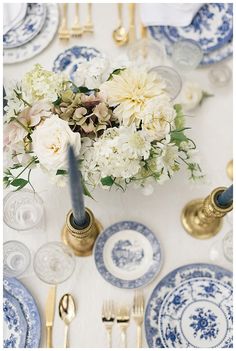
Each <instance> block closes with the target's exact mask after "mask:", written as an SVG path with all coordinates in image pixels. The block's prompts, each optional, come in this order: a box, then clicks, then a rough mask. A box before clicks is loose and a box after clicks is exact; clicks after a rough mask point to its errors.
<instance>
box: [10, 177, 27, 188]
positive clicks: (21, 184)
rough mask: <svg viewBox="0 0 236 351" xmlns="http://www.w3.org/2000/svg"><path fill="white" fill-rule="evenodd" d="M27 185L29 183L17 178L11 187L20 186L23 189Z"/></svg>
mask: <svg viewBox="0 0 236 351" xmlns="http://www.w3.org/2000/svg"><path fill="white" fill-rule="evenodd" d="M27 183H28V181H27V180H25V179H23V178H16V179H14V180H13V181H12V182H11V185H12V186H20V187H22V188H23V187H24V186H25V185H26V184H27Z"/></svg>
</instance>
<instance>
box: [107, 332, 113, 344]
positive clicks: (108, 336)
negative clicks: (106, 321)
mask: <svg viewBox="0 0 236 351" xmlns="http://www.w3.org/2000/svg"><path fill="white" fill-rule="evenodd" d="M107 346H108V347H109V348H111V347H112V330H111V328H109V329H107Z"/></svg>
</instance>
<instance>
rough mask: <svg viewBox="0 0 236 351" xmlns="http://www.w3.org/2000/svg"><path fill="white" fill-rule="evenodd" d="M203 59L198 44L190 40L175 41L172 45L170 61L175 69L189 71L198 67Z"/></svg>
mask: <svg viewBox="0 0 236 351" xmlns="http://www.w3.org/2000/svg"><path fill="white" fill-rule="evenodd" d="M202 58H203V51H202V49H201V47H200V46H199V44H198V43H197V42H196V41H194V40H191V39H183V40H180V41H177V42H176V43H175V44H174V45H173V51H172V61H173V63H174V65H175V66H176V67H177V69H179V70H181V71H191V70H194V69H195V68H197V67H198V65H199V64H200V62H201V60H202Z"/></svg>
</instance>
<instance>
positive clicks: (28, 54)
mask: <svg viewBox="0 0 236 351" xmlns="http://www.w3.org/2000/svg"><path fill="white" fill-rule="evenodd" d="M44 5H45V6H46V20H45V23H44V25H43V27H42V29H41V30H40V32H39V33H38V34H37V35H36V36H35V37H34V38H33V39H32V40H30V41H28V42H27V43H25V44H24V45H22V46H18V47H17V48H13V49H9V48H8V49H4V50H3V63H4V64H13V63H17V62H23V61H26V60H29V59H31V58H32V57H34V56H36V55H38V54H39V53H40V52H42V51H43V50H44V49H45V48H46V47H47V46H48V45H49V44H50V43H51V41H52V40H53V38H54V37H55V34H56V33H57V29H58V24H59V7H58V4H54V3H47V4H46V3H45V4H44Z"/></svg>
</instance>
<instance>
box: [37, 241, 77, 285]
mask: <svg viewBox="0 0 236 351" xmlns="http://www.w3.org/2000/svg"><path fill="white" fill-rule="evenodd" d="M74 269H75V256H74V254H73V251H72V250H71V249H70V248H69V247H68V246H66V245H65V244H63V243H61V242H57V241H52V242H49V243H47V244H44V245H42V246H41V247H40V248H39V250H38V251H37V252H36V254H35V257H34V271H35V273H36V275H37V276H38V278H39V279H41V280H42V281H43V282H45V283H48V284H53V285H57V284H60V283H62V282H64V281H66V280H67V279H68V278H69V277H70V276H71V275H72V273H73V272H74Z"/></svg>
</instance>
